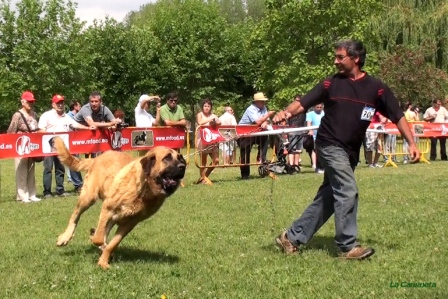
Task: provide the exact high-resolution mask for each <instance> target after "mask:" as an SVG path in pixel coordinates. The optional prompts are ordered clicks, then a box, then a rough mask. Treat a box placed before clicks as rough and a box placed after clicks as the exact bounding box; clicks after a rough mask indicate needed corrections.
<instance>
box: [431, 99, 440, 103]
mask: <svg viewBox="0 0 448 299" xmlns="http://www.w3.org/2000/svg"><path fill="white" fill-rule="evenodd" d="M438 101H440V100H439V99H434V100H432V103H433V104H437V102H438ZM440 102H442V101H440Z"/></svg>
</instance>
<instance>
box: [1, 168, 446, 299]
mask: <svg viewBox="0 0 448 299" xmlns="http://www.w3.org/2000/svg"><path fill="white" fill-rule="evenodd" d="M305 163H306V162H305ZM0 166H1V188H0V189H1V200H0V217H1V224H2V225H1V232H0V240H1V241H0V282H1V287H0V298H27V299H34V298H102V299H104V298H163V297H164V296H166V298H344V299H345V298H440V299H443V298H448V285H447V283H448V252H447V241H448V239H447V236H448V234H447V232H446V227H447V222H448V195H447V190H448V188H447V187H448V179H447V177H448V163H447V162H435V163H433V164H431V165H424V164H419V165H401V166H400V167H398V168H396V169H393V168H381V169H370V168H367V167H365V166H364V165H362V166H360V167H358V169H357V170H356V176H357V179H358V184H359V189H360V206H359V213H358V226H359V239H360V241H361V242H362V243H363V244H366V245H369V246H372V247H374V248H375V249H376V254H375V255H374V256H373V257H372V258H371V259H370V260H367V261H362V262H358V261H343V260H339V259H337V258H336V255H337V253H338V252H337V248H336V246H335V245H334V242H333V235H334V221H333V218H331V219H330V221H329V222H328V223H327V224H326V225H325V226H324V227H323V228H322V229H321V230H320V231H319V232H318V233H317V235H316V236H315V237H314V239H313V240H312V241H311V242H310V244H308V245H307V246H306V247H305V248H304V250H303V253H302V254H300V255H298V256H284V255H283V254H281V253H280V252H279V250H277V248H276V247H275V246H274V242H273V239H274V237H275V236H276V235H277V234H278V233H279V232H280V231H281V230H282V229H283V228H286V227H287V226H289V225H290V224H291V222H292V221H293V220H294V219H295V218H296V217H298V216H299V215H300V214H301V212H302V211H303V209H304V208H305V207H306V206H307V205H308V204H309V203H310V202H311V201H312V199H313V197H314V195H315V193H316V191H317V188H318V186H319V185H320V183H321V181H322V175H317V174H315V173H314V172H312V170H311V168H307V167H304V168H303V173H302V174H299V175H283V176H279V179H278V180H277V181H272V180H271V179H270V178H264V179H260V178H258V177H256V176H255V174H256V169H255V168H253V169H252V173H253V179H251V180H248V181H240V180H239V170H238V169H235V168H227V169H219V170H217V171H216V172H214V173H213V174H212V176H211V178H212V180H214V181H215V185H213V186H202V185H201V186H196V185H193V183H194V182H195V181H196V179H197V178H198V170H197V169H196V167H195V166H194V165H192V164H191V165H190V166H189V168H188V171H187V176H186V180H185V182H186V184H187V186H186V187H185V188H181V189H179V191H178V192H177V193H175V194H174V195H173V196H172V197H171V198H170V199H169V200H168V201H167V202H166V203H165V205H164V206H163V207H162V209H161V210H160V211H159V212H158V213H157V214H156V215H155V216H154V217H152V218H151V219H149V220H147V221H145V222H143V223H141V224H140V225H139V226H137V228H136V229H135V230H134V231H133V232H132V233H131V234H130V235H129V236H128V237H126V238H125V239H124V241H123V242H122V244H121V246H120V247H119V248H118V250H117V251H116V254H115V256H114V258H113V259H112V261H111V269H110V270H108V271H103V270H101V269H100V268H99V267H98V266H97V265H96V262H97V259H98V257H99V251H98V249H97V248H95V247H93V246H91V245H90V243H89V241H88V234H89V229H90V228H91V227H94V226H96V222H97V219H98V218H97V217H98V213H99V205H96V206H94V207H92V208H91V209H90V210H89V211H88V212H86V214H84V215H83V218H82V219H81V221H80V224H79V226H78V229H77V233H76V236H75V238H74V239H73V240H72V242H71V243H70V244H69V245H68V246H67V247H64V248H58V247H56V238H57V236H58V234H59V233H61V232H62V231H63V230H64V229H65V226H66V224H67V221H68V218H69V216H70V214H71V212H72V209H73V207H74V205H75V202H76V197H75V196H73V197H69V198H66V199H61V198H53V199H50V200H45V201H42V202H40V203H31V204H21V203H16V202H15V201H14V179H13V177H14V169H13V161H12V160H4V161H1V164H0ZM41 167H42V165H41V164H39V166H38V168H37V171H36V173H37V176H38V179H37V183H38V190H40V191H41V190H42V180H41V173H42V169H41ZM71 189H72V186H71V185H69V184H67V190H68V191H70V190H71ZM403 282H404V283H413V282H417V283H434V284H435V285H436V286H435V287H432V288H412V287H401V286H400V285H401V283H403ZM396 283H398V284H399V287H391V285H392V286H395V285H396Z"/></svg>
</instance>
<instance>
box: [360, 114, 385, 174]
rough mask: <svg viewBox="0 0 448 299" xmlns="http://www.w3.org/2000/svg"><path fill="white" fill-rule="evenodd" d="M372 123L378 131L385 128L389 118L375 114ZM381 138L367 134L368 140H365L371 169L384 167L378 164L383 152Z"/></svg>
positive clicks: (370, 133)
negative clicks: (382, 127)
mask: <svg viewBox="0 0 448 299" xmlns="http://www.w3.org/2000/svg"><path fill="white" fill-rule="evenodd" d="M371 123H372V124H373V126H374V128H375V129H378V128H379V127H381V126H384V125H385V124H386V123H387V118H385V117H384V116H382V115H381V114H380V113H379V112H375V114H374V115H373V117H372V121H371ZM380 138H381V135H380V134H378V133H375V132H366V138H365V145H366V146H365V151H366V161H367V162H368V163H369V167H371V168H380V167H383V166H381V165H379V164H378V159H379V158H380V155H381V151H382V146H381V141H380ZM374 153H375V154H374ZM386 162H387V160H386Z"/></svg>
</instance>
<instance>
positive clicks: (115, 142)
mask: <svg viewBox="0 0 448 299" xmlns="http://www.w3.org/2000/svg"><path fill="white" fill-rule="evenodd" d="M111 141H112V143H111V145H112V148H113V149H117V148H121V145H122V143H121V132H120V131H115V132H114V134H113V135H112V140H111Z"/></svg>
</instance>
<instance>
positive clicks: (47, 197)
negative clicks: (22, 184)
mask: <svg viewBox="0 0 448 299" xmlns="http://www.w3.org/2000/svg"><path fill="white" fill-rule="evenodd" d="M52 197H53V195H52V194H50V193H49V194H45V195H44V199H49V198H52Z"/></svg>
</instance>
